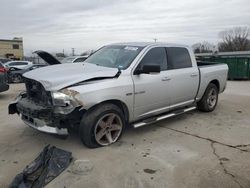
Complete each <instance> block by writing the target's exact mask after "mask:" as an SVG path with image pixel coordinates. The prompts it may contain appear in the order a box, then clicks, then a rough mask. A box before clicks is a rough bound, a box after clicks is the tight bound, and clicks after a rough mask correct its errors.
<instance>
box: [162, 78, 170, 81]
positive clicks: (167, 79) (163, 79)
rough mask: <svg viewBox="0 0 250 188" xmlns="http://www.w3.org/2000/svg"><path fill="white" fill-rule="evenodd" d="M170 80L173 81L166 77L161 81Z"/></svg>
mask: <svg viewBox="0 0 250 188" xmlns="http://www.w3.org/2000/svg"><path fill="white" fill-rule="evenodd" d="M169 80H171V78H169V77H164V78H162V79H161V81H169Z"/></svg>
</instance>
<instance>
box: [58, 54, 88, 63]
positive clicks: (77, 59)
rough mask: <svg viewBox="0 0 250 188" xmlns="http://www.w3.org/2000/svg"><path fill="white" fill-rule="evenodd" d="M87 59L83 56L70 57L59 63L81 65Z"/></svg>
mask: <svg viewBox="0 0 250 188" xmlns="http://www.w3.org/2000/svg"><path fill="white" fill-rule="evenodd" d="M87 58H88V56H87V55H85V56H70V57H65V58H64V59H63V60H62V61H61V62H62V63H81V62H84V61H85V60H86V59H87Z"/></svg>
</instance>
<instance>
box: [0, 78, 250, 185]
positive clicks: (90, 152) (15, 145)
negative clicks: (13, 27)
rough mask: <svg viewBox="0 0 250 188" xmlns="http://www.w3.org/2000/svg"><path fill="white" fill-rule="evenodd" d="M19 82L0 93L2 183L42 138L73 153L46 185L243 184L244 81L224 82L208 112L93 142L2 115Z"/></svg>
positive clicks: (247, 93)
mask: <svg viewBox="0 0 250 188" xmlns="http://www.w3.org/2000/svg"><path fill="white" fill-rule="evenodd" d="M23 88H24V86H23V84H12V85H11V87H10V90H9V91H8V92H5V93H0V119H1V123H0V187H1V188H2V187H8V184H9V183H10V182H11V181H12V179H13V178H14V177H15V175H16V174H17V173H19V172H21V171H22V169H23V168H24V167H25V166H26V165H27V164H28V163H30V162H31V161H32V160H33V159H34V158H35V157H36V156H37V154H38V153H39V152H40V151H41V150H42V149H43V147H44V146H45V145H47V144H52V145H55V146H57V147H60V148H62V149H65V150H69V151H71V152H72V153H73V156H74V160H76V161H73V162H72V165H71V166H70V167H69V168H68V170H65V171H64V172H63V173H62V174H61V175H60V176H58V177H57V178H56V179H54V180H53V181H52V182H51V183H49V184H48V185H47V186H46V187H50V188H61V187H79V188H82V187H86V188H92V187H94V188H118V187H119V188H151V187H155V188H163V187H167V188H182V187H185V188H186V187H190V188H196V187H202V188H210V187H211V188H214V187H220V188H224V187H225V188H230V187H232V188H234V187H236V188H237V187H239V188H242V187H250V175H249V174H250V81H233V82H228V85H227V89H226V91H225V92H224V93H223V94H221V95H220V97H219V103H218V106H217V108H216V110H215V111H214V112H212V113H201V112H199V111H193V112H190V113H187V114H183V115H181V116H178V117H174V118H171V119H168V120H164V121H162V122H159V123H156V124H153V125H148V126H145V127H141V128H138V129H132V128H130V129H128V130H127V131H126V132H125V133H124V135H123V137H122V138H121V140H120V141H119V142H118V143H116V144H113V145H112V146H110V147H104V148H99V149H88V148H86V147H84V146H83V145H82V144H81V142H80V139H79V137H78V136H77V134H76V133H75V134H71V135H70V136H69V138H68V139H66V140H61V139H58V138H56V137H54V136H51V135H47V134H44V133H40V132H38V131H36V130H33V129H31V128H29V127H27V126H26V125H25V124H24V123H23V122H22V121H21V120H20V118H19V117H18V116H17V115H8V113H7V106H8V103H9V102H10V101H11V100H13V99H14V97H15V96H16V94H17V93H18V92H19V91H21V90H22V89H23ZM74 163H75V164H74ZM73 164H74V165H73ZM76 166H77V169H74V168H76ZM79 168H80V171H79ZM75 172H80V173H75Z"/></svg>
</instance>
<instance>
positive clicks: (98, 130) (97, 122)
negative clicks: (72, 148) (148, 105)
mask: <svg viewBox="0 0 250 188" xmlns="http://www.w3.org/2000/svg"><path fill="white" fill-rule="evenodd" d="M124 126H125V120H124V115H123V113H122V111H121V110H120V108H119V107H117V106H116V105H113V104H102V105H99V106H97V107H96V108H94V109H92V110H90V111H89V112H86V114H84V116H83V118H82V120H81V124H80V127H79V128H80V131H79V132H80V137H81V140H82V142H83V144H84V145H86V146H87V147H89V148H96V147H100V146H108V145H110V144H113V143H115V142H116V141H117V140H118V139H119V138H120V136H121V134H122V132H123V129H124Z"/></svg>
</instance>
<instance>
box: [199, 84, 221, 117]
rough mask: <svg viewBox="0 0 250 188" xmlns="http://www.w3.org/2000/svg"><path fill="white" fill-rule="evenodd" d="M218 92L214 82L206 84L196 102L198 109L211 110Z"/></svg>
mask: <svg viewBox="0 0 250 188" xmlns="http://www.w3.org/2000/svg"><path fill="white" fill-rule="evenodd" d="M218 93H219V92H218V88H217V86H216V85H215V84H213V83H210V84H208V86H207V89H206V91H205V93H204V95H203V97H202V99H201V100H200V101H199V102H198V103H197V106H198V109H199V110H200V111H203V112H212V111H213V110H214V109H215V107H216V105H217V102H218Z"/></svg>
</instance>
